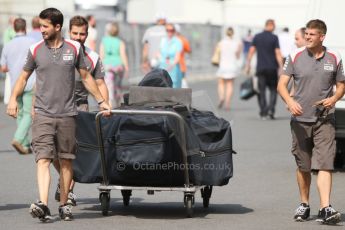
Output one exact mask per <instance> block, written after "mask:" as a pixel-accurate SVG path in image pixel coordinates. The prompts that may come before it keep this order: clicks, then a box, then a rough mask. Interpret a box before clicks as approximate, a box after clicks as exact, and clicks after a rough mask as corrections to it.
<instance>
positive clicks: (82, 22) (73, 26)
mask: <svg viewBox="0 0 345 230" xmlns="http://www.w3.org/2000/svg"><path fill="white" fill-rule="evenodd" d="M88 26H89V25H88V22H87V20H86V19H85V18H84V17H82V16H74V17H73V18H71V19H70V21H69V36H70V38H71V39H72V40H74V41H78V42H79V43H80V44H81V46H82V49H83V51H84V55H85V56H84V62H85V64H86V68H87V71H88V72H90V73H91V75H92V76H93V77H94V78H95V80H96V84H97V86H98V89H99V91H100V92H101V94H102V96H103V98H104V99H105V100H106V101H108V100H109V96H108V88H107V86H106V84H105V82H104V75H105V73H104V68H103V64H102V62H101V59H100V58H99V55H98V54H97V53H96V52H94V51H92V50H91V49H90V48H88V47H85V46H84V43H85V40H86V38H87V36H88V32H87V31H88ZM75 76H76V82H75V96H76V103H77V110H78V111H89V104H88V95H89V92H88V91H87V90H86V88H85V86H84V84H83V83H82V80H81V78H80V74H79V72H78V71H77V70H76V71H75ZM54 167H55V168H56V170H57V171H58V172H60V163H59V161H58V160H54ZM73 188H74V181H73V180H72V183H71V186H70V187H69V193H68V200H67V203H68V204H70V205H73V206H75V205H76V195H75V194H74V193H73ZM55 200H56V201H60V184H58V187H57V189H56V192H55Z"/></svg>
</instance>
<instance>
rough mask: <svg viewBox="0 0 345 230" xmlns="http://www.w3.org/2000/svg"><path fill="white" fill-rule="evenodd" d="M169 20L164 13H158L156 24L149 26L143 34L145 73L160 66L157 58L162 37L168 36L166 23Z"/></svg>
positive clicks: (143, 64) (143, 66)
mask: <svg viewBox="0 0 345 230" xmlns="http://www.w3.org/2000/svg"><path fill="white" fill-rule="evenodd" d="M166 22H167V19H166V16H165V14H164V13H158V14H157V15H156V25H154V26H151V27H149V28H147V30H146V31H145V33H144V36H143V40H142V42H143V52H142V69H143V71H144V73H147V72H149V71H150V70H152V69H153V68H156V67H158V66H159V60H158V59H157V56H158V53H159V52H160V44H161V40H162V38H164V37H166V36H167V33H166V30H165V24H166Z"/></svg>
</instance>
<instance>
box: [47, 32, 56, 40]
mask: <svg viewBox="0 0 345 230" xmlns="http://www.w3.org/2000/svg"><path fill="white" fill-rule="evenodd" d="M56 37H57V33H53V34H50V35H48V36H47V38H46V39H45V40H46V41H53V40H55V39H56Z"/></svg>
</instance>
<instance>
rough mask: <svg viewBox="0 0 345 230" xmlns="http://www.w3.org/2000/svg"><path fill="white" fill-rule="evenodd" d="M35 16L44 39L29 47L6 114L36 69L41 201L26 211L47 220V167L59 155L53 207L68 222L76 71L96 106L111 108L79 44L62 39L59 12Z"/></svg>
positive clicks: (34, 138) (35, 128)
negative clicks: (56, 202)
mask: <svg viewBox="0 0 345 230" xmlns="http://www.w3.org/2000/svg"><path fill="white" fill-rule="evenodd" d="M39 17H40V19H39V21H40V25H41V26H40V29H41V33H42V36H43V39H44V40H43V41H40V42H38V43H36V44H34V45H32V46H31V47H30V50H29V52H28V56H27V60H26V64H25V65H24V68H23V71H22V73H21V74H20V76H19V78H18V80H17V82H16V85H15V87H14V90H13V92H12V95H11V98H10V101H9V104H8V107H7V114H8V115H10V116H13V117H16V116H17V110H18V109H17V108H18V105H17V101H16V99H17V97H18V96H19V95H20V94H21V93H22V92H23V90H24V88H25V85H26V83H27V80H28V78H29V77H30V75H31V73H32V72H33V71H34V70H36V92H35V103H34V113H35V115H34V118H33V124H32V149H33V152H34V153H35V157H36V162H37V180H38V190H39V197H40V198H39V199H40V201H38V202H36V203H33V204H31V206H30V214H31V215H32V217H34V218H38V219H39V220H41V221H43V222H45V221H48V220H51V219H52V218H51V214H50V210H49V208H48V192H49V186H50V170H49V168H50V164H51V162H52V161H53V160H54V159H55V158H58V159H59V161H60V165H61V169H60V186H61V187H60V188H61V191H60V192H61V193H60V206H59V209H58V211H59V215H60V218H61V219H62V220H72V219H73V216H72V212H71V206H69V205H67V197H68V191H69V186H70V184H71V181H72V178H73V169H72V160H73V159H74V158H75V145H76V143H75V128H76V127H75V126H76V124H75V116H76V115H77V106H76V100H75V96H74V94H75V92H74V89H75V69H77V70H78V71H79V73H80V76H81V79H82V81H83V83H84V85H85V87H86V89H87V90H88V91H89V92H90V93H91V94H92V95H93V96H94V97H95V99H96V100H97V102H98V104H99V106H100V109H106V110H110V106H109V104H108V102H106V101H105V100H104V98H103V96H102V95H101V93H100V92H99V90H98V87H97V85H96V83H95V80H94V79H93V77H92V76H91V75H90V73H89V72H88V71H87V70H86V65H85V62H84V52H83V50H82V47H81V45H80V44H79V43H78V42H76V41H72V40H68V39H64V38H63V37H62V35H61V29H62V24H63V15H62V13H61V12H60V11H59V10H57V9H55V8H48V9H45V10H43V11H42V12H41V13H40V15H39ZM108 114H109V113H108ZM56 155H57V156H56Z"/></svg>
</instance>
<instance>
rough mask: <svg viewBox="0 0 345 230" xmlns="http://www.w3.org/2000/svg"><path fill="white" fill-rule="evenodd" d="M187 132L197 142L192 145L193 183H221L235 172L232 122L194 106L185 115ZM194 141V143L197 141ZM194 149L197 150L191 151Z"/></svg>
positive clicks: (189, 155)
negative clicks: (195, 146)
mask: <svg viewBox="0 0 345 230" xmlns="http://www.w3.org/2000/svg"><path fill="white" fill-rule="evenodd" d="M186 123H187V126H188V128H189V129H188V134H187V135H190V134H192V135H193V136H194V137H193V138H195V141H196V143H197V144H198V151H194V150H195V148H192V147H191V146H189V149H190V151H189V154H188V163H189V178H190V181H191V183H192V184H194V185H216V186H222V185H226V184H227V183H228V182H229V179H230V178H231V177H232V175H233V164H232V153H233V149H232V134H231V127H230V123H229V122H228V121H226V120H224V119H222V118H218V117H216V116H215V115H214V114H213V113H212V112H208V111H198V110H196V109H193V110H192V112H191V114H190V116H188V117H187V118H186ZM195 141H193V142H195ZM192 149H194V150H192Z"/></svg>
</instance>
